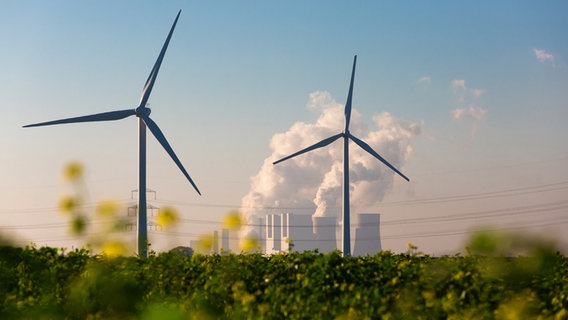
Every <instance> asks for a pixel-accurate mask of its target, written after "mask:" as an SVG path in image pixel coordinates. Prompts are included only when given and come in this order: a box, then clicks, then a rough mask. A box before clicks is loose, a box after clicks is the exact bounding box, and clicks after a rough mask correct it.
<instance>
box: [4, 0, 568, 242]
mask: <svg viewBox="0 0 568 320" xmlns="http://www.w3.org/2000/svg"><path fill="white" fill-rule="evenodd" d="M179 9H182V14H181V17H180V20H179V22H178V24H177V27H176V30H175V32H174V34H173V37H172V40H171V43H170V46H169V49H168V52H167V54H166V56H165V59H164V62H163V64H162V68H161V70H160V74H159V76H158V79H157V81H156V85H155V87H154V90H153V92H152V95H151V97H150V104H151V105H150V107H151V108H152V118H153V119H154V121H156V122H157V124H158V125H159V126H160V127H161V129H162V131H163V132H164V134H165V136H166V137H167V138H168V140H169V142H170V144H171V145H172V147H173V149H174V150H175V152H176V153H177V155H178V156H179V158H180V160H181V161H182V163H183V164H184V166H185V168H186V169H187V171H188V172H189V174H190V175H191V177H192V178H193V179H194V180H195V182H196V184H197V185H198V186H199V188H200V190H201V191H202V193H203V196H198V195H197V194H196V193H195V191H194V190H193V189H192V187H191V186H190V185H189V183H188V182H187V181H186V180H185V178H184V177H183V175H182V174H181V173H180V172H179V170H178V168H177V167H176V166H175V164H174V163H173V162H172V161H171V159H170V158H169V157H168V155H167V153H166V152H165V151H164V150H163V149H162V148H161V146H160V145H159V144H158V143H156V140H155V139H154V138H153V137H150V136H149V137H148V141H149V142H148V168H147V173H148V186H149V187H150V188H151V189H153V190H156V196H157V199H156V200H155V201H154V200H153V201H152V204H153V205H155V206H158V207H163V206H174V207H175V208H177V209H178V210H179V212H180V214H181V216H182V218H183V221H182V223H181V224H180V225H179V226H178V228H177V229H176V230H175V231H171V232H170V233H167V232H164V231H161V232H153V231H151V233H150V241H151V242H152V243H154V244H155V247H156V248H158V249H161V248H168V247H171V246H175V245H184V244H185V245H187V244H188V240H189V239H196V238H197V237H198V236H199V235H200V234H203V233H205V232H209V231H211V230H214V229H217V228H218V226H217V225H218V222H219V221H220V220H221V219H222V217H223V216H224V215H225V214H226V213H227V212H229V211H230V210H233V209H244V210H245V211H246V210H247V209H250V208H241V206H242V203H244V202H242V199H243V197H245V196H246V195H247V194H249V192H250V191H251V181H252V180H251V177H254V176H257V175H258V174H259V172H261V173H262V168H263V164H264V162H265V159H267V158H268V159H269V160H270V159H272V157H275V156H276V155H275V154H274V152H276V151H275V150H277V149H278V148H279V147H280V146H283V145H286V146H287V148H290V149H295V150H298V149H300V148H302V147H305V146H307V145H309V144H311V143H315V142H317V140H318V139H321V138H323V137H325V134H326V133H327V131H326V130H327V129H326V128H327V127H325V126H323V127H322V126H320V124H321V122H320V120H322V118H325V117H326V116H329V117H331V118H330V119H329V120H330V121H329V122H326V123H334V121H337V123H339V124H340V125H339V126H338V127H337V130H335V129H334V130H335V131H334V130H332V131H333V133H338V132H340V131H341V130H342V123H343V119H342V118H341V116H342V113H341V112H335V111H333V110H334V109H333V108H334V107H335V108H336V109H337V108H339V109H341V106H339V107H338V105H343V104H344V103H345V99H346V96H347V89H348V85H349V76H350V72H351V66H352V61H353V56H354V55H355V54H357V55H358V64H357V73H356V77H355V89H354V98H353V108H354V112H356V114H357V115H358V116H357V117H358V118H357V123H358V124H357V126H359V129H356V128H354V127H353V126H354V125H353V124H352V130H353V131H354V132H356V131H355V130H360V132H361V133H362V134H363V135H364V136H365V135H366V134H368V136H369V137H370V138H372V137H373V132H375V131H376V132H382V134H383V136H382V137H387V138H388V137H389V134H390V133H389V132H391V133H393V135H392V139H391V140H389V141H390V142H391V144H390V145H395V146H399V147H400V146H404V150H403V149H401V150H403V151H404V154H401V155H402V156H403V157H402V158H401V159H399V160H400V161H399V160H397V161H395V162H397V163H398V164H399V165H401V167H400V169H401V171H402V172H404V174H405V175H407V176H408V177H409V178H410V179H411V181H410V182H406V181H404V180H402V179H400V178H399V177H394V178H393V177H392V176H389V175H387V176H386V177H384V181H386V182H384V185H382V187H381V188H382V189H381V192H384V197H383V194H377V195H376V198H373V197H372V196H370V197H369V196H366V197H365V198H364V199H360V202H359V203H360V206H359V207H357V212H379V213H381V214H382V216H381V219H382V222H383V224H382V226H381V235H382V244H383V248H384V249H392V250H394V251H397V252H399V251H404V250H405V248H406V244H407V243H408V242H412V243H413V244H415V245H417V246H418V247H419V249H421V250H422V251H425V252H428V253H448V252H455V251H457V250H459V249H461V248H463V246H464V239H466V238H467V234H468V232H470V231H471V230H473V229H475V228H477V227H480V226H484V227H490V228H492V229H502V230H506V231H517V232H523V233H525V232H526V233H531V234H532V233H535V234H541V235H543V236H547V237H553V238H556V239H557V240H558V241H559V242H560V243H561V244H562V245H563V248H564V249H563V250H564V251H565V252H568V235H567V234H566V232H565V230H566V227H567V226H568V169H567V166H566V163H568V143H567V139H568V126H567V125H566V119H568V105H567V104H568V90H567V88H568V64H567V61H568V42H567V41H566V31H567V30H568V20H567V19H566V14H567V13H568V3H567V2H565V1H547V2H535V1H498V2H495V1H470V2H464V1H460V2H455V1H437V2H432V3H427V2H423V1H415V2H412V1H411V2H405V3H404V4H400V3H398V2H382V1H356V2H343V1H341V2H339V1H288V2H276V1H269V2H267V1H240V2H205V1H203V2H195V1H191V2H189V1H168V2H167V3H159V4H157V3H155V2H149V1H143V2H140V1H119V2H116V1H49V2H47V1H5V2H3V3H2V5H1V10H0V61H1V66H2V72H0V97H1V98H0V101H1V102H0V112H1V115H2V118H1V120H0V121H1V122H2V123H1V125H0V148H1V151H0V164H1V165H0V199H1V205H0V233H2V234H8V235H11V236H12V237H17V238H18V239H19V240H20V241H21V243H29V242H35V243H37V244H38V245H44V244H47V245H52V246H70V245H78V244H80V243H81V242H80V241H77V240H76V239H74V238H73V237H72V236H70V235H69V234H68V233H67V227H66V221H67V218H66V217H64V216H62V215H61V214H59V213H58V208H57V207H58V204H57V203H58V200H59V198H60V197H61V196H62V195H63V194H66V193H69V192H71V191H72V189H71V188H70V187H69V186H68V185H66V184H65V183H63V182H62V181H61V179H60V172H61V169H62V167H63V166H64V165H65V164H66V163H68V162H69V161H80V162H82V163H83V164H84V165H85V167H86V170H87V173H86V179H85V186H86V189H87V190H88V202H89V203H95V202H97V201H100V200H104V199H114V200H116V201H119V202H120V203H121V204H122V205H123V208H124V209H123V211H124V214H125V215H126V207H128V205H131V204H133V203H134V201H133V200H130V199H131V190H133V189H136V188H137V121H136V120H137V119H136V118H135V117H131V118H128V119H125V120H121V121H115V122H105V123H86V124H72V125H60V126H51V127H43V128H29V129H23V128H22V127H21V126H22V125H25V124H29V123H35V122H42V121H48V120H53V119H59V118H66V117H73V116H80V115H86V114H91V113H98V112H105V111H112V110H118V109H127V108H134V107H136V106H137V103H138V101H139V97H140V92H141V90H142V87H143V85H144V81H145V80H146V78H147V77H148V74H149V72H150V70H151V68H152V65H153V64H154V61H155V59H156V57H157V55H158V53H159V50H160V48H161V46H162V44H163V41H164V40H165V37H166V35H167V32H168V31H169V28H170V27H171V24H172V22H173V19H174V18H175V15H176V14H177V11H178V10H179ZM318 97H319V98H320V99H319V100H318V99H317V98H318ZM339 109H337V110H339ZM385 113H388V114H385ZM334 115H335V116H336V118H333V117H334ZM337 117H339V118H337ZM387 118H388V119H387ZM385 119H387V120H389V121H390V122H389V121H387V120H385ZM391 125H392V126H394V127H396V128H399V129H400V128H407V127H409V126H413V128H414V129H416V130H415V131H412V132H411V133H408V132H410V131H408V132H407V131H404V130H403V131H400V130H402V129H400V130H398V129H397V130H398V131H397V130H394V129H393V130H394V131H389V130H390V129H389V128H391V127H390V126H391ZM401 126H402V127H401ZM405 126H406V127H405ZM394 127H393V128H394ZM298 128H315V129H316V130H319V131H317V132H314V133H313V134H314V135H313V137H312V136H309V134H311V133H308V132H311V131H309V130H307V131H306V134H305V135H301V134H300V135H298V136H300V137H302V139H296V140H286V139H284V138H282V137H286V136H293V135H291V134H288V133H290V132H293V131H294V130H296V129H298ZM322 128H323V129H322ZM414 129H413V130H414ZM381 130H383V131H381ZM330 132H331V131H330ZM401 132H402V133H401ZM405 132H406V133H405ZM284 133H286V134H284ZM395 133H396V134H395ZM278 134H280V135H278ZM320 134H323V135H321V137H320ZM275 135H277V136H276V137H275V138H274V139H275V140H273V136H275ZM279 139H280V140H279ZM282 139H284V140H282ZM387 140H388V139H387ZM271 141H273V142H274V141H279V143H278V145H277V146H274V145H273V147H271V145H270V143H271ZM393 141H394V142H396V143H392V142H393ZM336 144H337V146H335V147H334V148H336V149H337V148H340V143H339V142H337V143H336ZM386 145H389V144H385V146H386ZM377 146H381V145H380V144H379V145H377ZM352 148H353V149H355V148H356V146H355V145H352ZM377 151H378V152H379V153H380V154H390V152H391V151H392V150H390V149H389V150H381V149H380V148H379V149H377ZM322 152H323V153H321V154H319V155H320V156H321V155H324V154H326V152H328V151H322ZM401 152H402V151H401ZM328 153H329V157H331V158H329V159H328V160H329V161H328V162H329V163H328V162H325V165H329V166H332V162H333V161H335V160H334V159H332V158H333V156H334V154H335V153H337V152H335V153H334V151H333V150H332V151H329V152H328ZM315 156H318V154H316V155H315ZM322 157H323V156H322ZM361 157H363V156H361ZM339 160H340V159H339ZM362 161H366V162H365V163H367V165H368V164H373V161H374V164H375V165H376V168H377V174H378V173H380V172H387V170H385V168H384V166H383V165H382V164H381V163H379V162H378V161H376V160H374V159H373V158H370V156H369V158H367V159H366V160H365V159H364V158H363V160H362ZM285 165H286V164H285V163H282V164H280V165H279V166H285ZM283 168H284V167H283ZM288 168H289V167H288ZM322 168H323V170H324V172H323V173H322V172H319V173H318V175H314V176H311V175H310V176H309V177H310V178H313V179H315V178H314V177H316V176H320V178H321V181H319V180H318V181H319V182H318V183H321V182H322V181H323V180H324V178H325V175H326V174H328V173H329V172H331V171H332V170H333V169H329V168H328V169H329V170H328V169H325V168H327V167H325V168H324V164H322V167H321V168H318V169H322ZM330 168H331V167H330ZM279 170H285V169H279ZM330 170H331V171H330ZM372 172H373V170H369V174H371V175H372V174H373V173H372ZM332 174H333V172H332V173H329V175H332ZM304 177H305V179H306V181H304V180H303V178H304ZM381 177H383V176H382V174H381V175H379V176H377V179H378V180H381V181H383V179H379V178H381ZM316 182H317V181H316ZM286 183H289V184H288V185H286V186H275V187H279V188H281V189H282V190H284V189H286V188H288V189H290V188H297V189H298V190H300V189H302V190H304V191H305V192H306V194H304V196H305V197H306V199H307V200H306V201H308V200H310V199H315V198H316V192H317V190H316V189H313V188H314V187H310V188H308V187H306V185H307V183H308V181H307V175H303V174H302V175H297V176H296V178H295V179H291V178H290V179H287V180H286ZM256 187H257V188H260V187H258V186H256ZM352 187H353V188H355V189H356V188H357V186H356V185H355V186H352ZM279 190H280V189H279ZM354 192H356V191H354ZM285 194H288V195H289V194H290V193H282V199H276V198H274V197H273V198H271V199H270V201H271V202H270V203H264V204H262V205H261V206H260V207H257V208H256V209H255V210H257V211H260V213H262V212H266V213H276V212H280V211H279V210H278V209H274V208H275V207H278V205H279V204H286V205H285V206H284V205H282V206H283V207H285V208H286V209H285V210H286V211H294V210H293V209H290V207H291V205H289V204H290V203H293V202H294V201H295V200H297V199H291V198H290V196H288V197H286V196H285ZM369 194H372V192H370V193H369ZM278 196H280V194H279V195H278ZM150 199H153V197H150ZM310 201H311V200H310ZM311 205H312V206H313V210H312V209H306V208H307V207H306V206H305V205H301V206H300V207H301V208H303V210H304V211H306V210H308V211H311V212H313V211H314V210H315V209H316V205H315V204H313V202H312V203H311ZM332 209H333V210H340V208H339V207H337V208H332ZM283 210H284V209H283ZM298 211H301V210H298ZM355 213H356V212H353V214H355Z"/></svg>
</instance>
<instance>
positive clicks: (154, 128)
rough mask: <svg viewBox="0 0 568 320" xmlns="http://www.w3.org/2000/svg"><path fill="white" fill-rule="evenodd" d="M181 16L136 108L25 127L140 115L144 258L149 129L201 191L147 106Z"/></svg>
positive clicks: (140, 216) (144, 253)
mask: <svg viewBox="0 0 568 320" xmlns="http://www.w3.org/2000/svg"><path fill="white" fill-rule="evenodd" d="M180 14H181V10H180V11H179V12H178V14H177V16H176V19H175V20H174V23H173V25H172V28H171V29H170V32H169V34H168V37H167V38H166V42H165V43H164V45H163V47H162V50H161V51H160V55H159V56H158V59H157V60H156V63H155V64H154V67H153V68H152V71H151V72H150V75H149V76H148V79H147V80H146V84H145V85H144V89H143V90H142V95H141V97H140V102H139V103H138V106H137V107H136V108H135V109H126V110H118V111H110V112H103V113H97V114H92V115H87V116H81V117H74V118H67V119H61V120H54V121H48V122H41V123H35V124H29V125H26V126H24V128H28V127H39V126H49V125H54V124H66V123H76V122H93V121H112V120H120V119H124V118H127V117H130V116H137V117H138V236H137V242H138V255H139V256H141V257H146V256H147V254H148V252H147V251H148V229H147V228H148V226H147V208H146V127H148V128H149V129H150V132H152V134H153V135H154V137H155V138H156V139H157V140H158V142H160V144H161V145H162V147H163V148H164V149H165V150H166V152H167V153H168V154H169V155H170V157H171V158H172V160H173V161H174V162H175V163H176V165H177V166H178V168H179V169H180V170H181V172H182V173H183V175H184V176H185V177H186V178H187V180H189V183H191V185H192V186H193V188H195V191H197V193H198V194H199V195H201V192H199V189H198V188H197V186H196V185H195V183H194V182H193V180H191V177H190V176H189V174H188V173H187V171H186V170H185V168H184V167H183V165H182V164H181V161H180V160H179V159H178V157H177V156H176V154H175V152H174V150H173V149H172V147H171V146H170V144H169V143H168V140H166V137H165V136H164V134H163V133H162V130H160V128H159V127H158V125H157V124H156V123H155V122H154V120H152V119H151V118H150V111H151V110H150V108H148V107H146V105H147V103H148V99H149V97H150V93H151V92H152V88H153V87H154V82H156V77H157V76H158V71H159V70H160V65H161V64H162V60H163V59H164V55H165V54H166V50H167V49H168V44H169V43H170V39H171V37H172V34H173V32H174V29H175V27H176V24H177V21H178V19H179V16H180Z"/></svg>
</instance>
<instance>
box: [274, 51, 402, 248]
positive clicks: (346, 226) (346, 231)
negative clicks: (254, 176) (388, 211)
mask: <svg viewBox="0 0 568 320" xmlns="http://www.w3.org/2000/svg"><path fill="white" fill-rule="evenodd" d="M356 64H357V56H355V57H354V58H353V71H352V72H351V83H350V84H349V94H348V95H347V102H346V103H345V129H344V130H343V132H341V133H338V134H336V135H334V136H331V137H329V138H325V139H323V140H322V141H320V142H318V143H316V144H314V145H312V146H309V147H307V148H305V149H302V150H300V151H298V152H296V153H294V154H291V155H289V156H287V157H284V158H282V159H280V160H278V161H275V162H273V163H272V164H277V163H280V162H282V161H285V160H288V159H290V158H293V157H295V156H298V155H301V154H303V153H306V152H308V151H312V150H314V149H318V148H321V147H325V146H327V145H328V144H330V143H332V142H334V141H335V140H337V139H339V138H343V255H344V256H346V257H348V256H350V255H351V230H350V227H351V225H350V222H349V220H350V213H349V211H350V210H349V140H352V141H353V142H355V143H356V144H357V145H358V146H359V147H361V148H362V149H363V150H365V151H367V152H368V153H370V154H371V155H372V156H374V157H375V158H377V159H379V161H381V162H382V163H384V164H385V165H386V166H387V167H389V168H390V169H391V170H393V171H394V172H396V173H398V174H399V175H400V176H401V177H403V178H404V179H405V180H406V181H410V180H409V179H408V178H407V177H406V176H405V175H404V174H402V173H401V172H400V171H398V170H397V169H396V168H395V167H394V166H393V165H391V164H390V163H389V162H388V161H387V160H385V159H384V158H383V157H381V156H380V155H379V154H378V153H377V152H375V150H373V148H371V146H369V145H368V144H367V143H366V142H364V141H363V140H360V139H358V138H357V137H355V136H354V135H353V134H351V132H349V122H350V120H351V99H352V98H353V80H354V78H355V65H356Z"/></svg>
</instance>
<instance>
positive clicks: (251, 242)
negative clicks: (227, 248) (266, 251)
mask: <svg viewBox="0 0 568 320" xmlns="http://www.w3.org/2000/svg"><path fill="white" fill-rule="evenodd" d="M240 245H241V251H243V252H251V251H255V250H258V249H260V247H259V245H258V240H257V239H255V238H252V237H247V238H244V239H241V243H240Z"/></svg>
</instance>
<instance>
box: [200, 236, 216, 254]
mask: <svg viewBox="0 0 568 320" xmlns="http://www.w3.org/2000/svg"><path fill="white" fill-rule="evenodd" d="M213 241H214V239H213V235H211V234H204V235H202V236H200V237H199V242H198V246H199V247H198V248H197V249H198V252H200V253H204V254H208V253H209V252H210V251H211V250H212V249H213Z"/></svg>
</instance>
